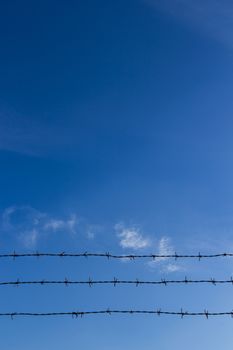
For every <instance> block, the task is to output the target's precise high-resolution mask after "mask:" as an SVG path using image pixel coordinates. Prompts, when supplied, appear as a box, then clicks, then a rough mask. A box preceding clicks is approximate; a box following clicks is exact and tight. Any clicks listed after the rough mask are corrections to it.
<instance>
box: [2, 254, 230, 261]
mask: <svg viewBox="0 0 233 350" xmlns="http://www.w3.org/2000/svg"><path fill="white" fill-rule="evenodd" d="M25 257H38V258H39V257H63V258H66V257H78V258H79V257H84V258H88V257H98V258H107V259H129V260H134V259H145V258H149V259H153V260H156V259H171V258H174V259H176V260H177V259H186V258H191V259H198V260H201V259H208V258H221V257H233V253H218V254H201V253H198V254H191V255H189V254H177V253H174V254H162V255H159V254H143V255H138V254H126V255H115V254H111V253H108V252H107V253H89V252H84V253H66V252H60V253H41V252H35V253H16V252H13V253H9V254H0V258H13V259H16V258H25Z"/></svg>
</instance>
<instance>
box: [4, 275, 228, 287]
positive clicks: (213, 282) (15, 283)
mask: <svg viewBox="0 0 233 350" xmlns="http://www.w3.org/2000/svg"><path fill="white" fill-rule="evenodd" d="M50 284H51V285H53V284H55V285H57V284H61V285H65V286H68V285H74V284H76V285H77V284H80V285H89V287H92V286H93V285H96V284H101V285H103V284H112V285H113V286H114V287H115V286H116V285H120V284H131V285H135V286H136V287H138V286H139V285H164V286H167V285H168V284H185V285H187V284H211V285H213V286H215V285H217V284H232V285H233V278H232V277H231V278H230V279H228V280H216V279H215V278H210V279H199V280H192V279H188V278H187V277H185V278H184V279H183V280H166V279H161V280H156V281H146V280H144V281H143V280H139V279H135V280H120V279H118V278H116V277H114V279H112V280H93V279H91V278H89V279H88V280H84V281H81V280H68V279H67V278H65V279H64V280H45V279H43V280H36V281H20V280H19V279H17V280H16V281H0V286H10V285H11V286H19V285H41V286H44V285H50Z"/></svg>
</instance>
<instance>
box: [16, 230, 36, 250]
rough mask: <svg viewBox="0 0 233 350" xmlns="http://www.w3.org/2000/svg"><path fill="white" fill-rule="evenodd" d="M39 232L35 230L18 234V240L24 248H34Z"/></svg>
mask: <svg viewBox="0 0 233 350" xmlns="http://www.w3.org/2000/svg"><path fill="white" fill-rule="evenodd" d="M38 237H39V232H38V230H36V229H35V228H33V229H32V230H30V231H25V232H22V233H21V234H20V240H21V242H22V243H23V245H24V246H25V247H26V248H34V247H35V246H36V244H37V240H38Z"/></svg>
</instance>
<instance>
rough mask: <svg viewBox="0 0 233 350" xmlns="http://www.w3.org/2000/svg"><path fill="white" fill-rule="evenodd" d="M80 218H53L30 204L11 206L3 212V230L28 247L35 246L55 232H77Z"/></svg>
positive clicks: (72, 216) (74, 216)
mask: <svg viewBox="0 0 233 350" xmlns="http://www.w3.org/2000/svg"><path fill="white" fill-rule="evenodd" d="M77 225H78V219H77V217H76V215H74V214H73V215H70V217H68V218H67V219H64V218H53V217H51V216H50V215H48V214H47V213H42V212H40V211H39V210H36V209H34V208H32V207H30V206H11V207H8V208H6V209H5V210H4V212H3V214H2V222H1V226H2V230H3V231H4V232H5V233H8V234H10V235H11V236H14V237H15V238H17V239H18V240H19V242H20V243H21V244H22V245H23V246H25V247H26V248H32V247H35V246H36V245H37V244H38V243H39V241H40V239H42V238H48V235H49V234H51V233H54V232H58V231H62V232H67V233H71V234H75V233H76V228H77Z"/></svg>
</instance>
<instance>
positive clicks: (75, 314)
mask: <svg viewBox="0 0 233 350" xmlns="http://www.w3.org/2000/svg"><path fill="white" fill-rule="evenodd" d="M106 314H107V315H112V314H130V315H135V314H141V315H157V316H162V315H167V316H180V317H181V318H184V317H186V316H189V317H192V316H193V317H195V316H204V317H205V318H207V319H208V318H209V317H212V316H231V317H232V318H233V310H232V311H223V312H209V311H208V310H204V311H201V312H189V311H183V309H181V310H180V311H163V310H162V309H157V310H114V309H113V310H111V309H106V310H97V311H68V312H39V313H37V312H6V313H0V317H7V316H9V317H11V319H13V318H14V317H19V316H26V317H50V316H72V317H73V318H78V317H83V316H86V315H106Z"/></svg>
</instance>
